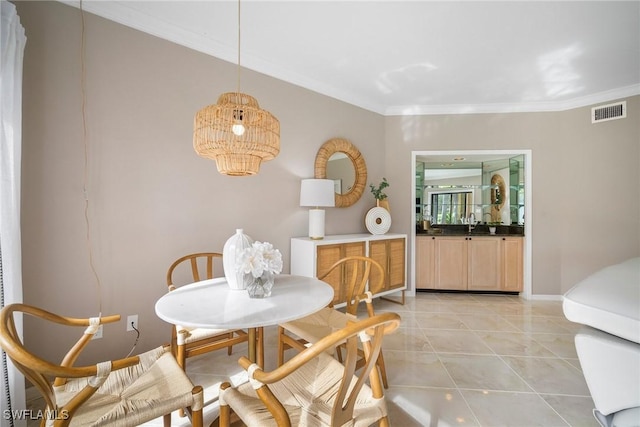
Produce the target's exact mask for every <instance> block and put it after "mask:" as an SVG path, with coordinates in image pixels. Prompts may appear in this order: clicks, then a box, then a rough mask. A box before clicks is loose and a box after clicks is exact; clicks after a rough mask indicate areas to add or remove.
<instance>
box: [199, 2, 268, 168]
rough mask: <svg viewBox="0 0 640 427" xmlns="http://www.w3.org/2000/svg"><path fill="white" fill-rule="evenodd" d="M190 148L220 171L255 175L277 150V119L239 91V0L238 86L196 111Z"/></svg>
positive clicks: (252, 98)
mask: <svg viewBox="0 0 640 427" xmlns="http://www.w3.org/2000/svg"><path fill="white" fill-rule="evenodd" d="M193 148H194V149H195V151H196V153H198V155H199V156H201V157H205V158H207V159H213V160H215V161H216V165H217V167H218V172H220V173H221V174H223V175H231V176H245V175H256V174H257V173H258V172H259V171H260V164H261V163H262V162H263V161H267V160H272V159H274V158H275V157H276V156H277V155H278V153H280V122H279V121H278V119H277V118H275V116H273V115H272V114H271V113H270V112H268V111H266V110H262V109H261V108H260V105H258V101H257V100H256V99H255V98H254V97H252V96H249V95H247V94H245V93H241V92H240V0H238V90H237V91H236V92H228V93H223V94H222V95H220V97H219V98H218V103H217V104H215V105H209V106H207V107H204V108H203V109H202V110H200V111H198V113H197V114H196V117H195V121H194V131H193Z"/></svg>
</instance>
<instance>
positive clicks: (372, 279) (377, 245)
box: [369, 240, 389, 294]
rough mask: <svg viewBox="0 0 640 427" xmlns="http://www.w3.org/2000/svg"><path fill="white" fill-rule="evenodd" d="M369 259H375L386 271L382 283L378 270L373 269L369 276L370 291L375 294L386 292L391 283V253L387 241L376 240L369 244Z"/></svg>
mask: <svg viewBox="0 0 640 427" xmlns="http://www.w3.org/2000/svg"><path fill="white" fill-rule="evenodd" d="M369 258H373V260H374V261H377V262H378V263H379V264H380V265H381V266H382V270H383V271H384V272H383V274H384V278H383V281H382V283H381V282H380V273H379V272H378V270H377V269H371V273H370V274H369V291H371V292H372V293H374V294H377V293H379V292H382V291H385V290H386V289H387V288H388V283H389V272H388V268H389V262H388V258H389V253H388V247H387V241H386V240H374V241H371V242H369Z"/></svg>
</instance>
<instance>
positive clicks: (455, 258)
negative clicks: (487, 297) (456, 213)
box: [435, 237, 468, 290]
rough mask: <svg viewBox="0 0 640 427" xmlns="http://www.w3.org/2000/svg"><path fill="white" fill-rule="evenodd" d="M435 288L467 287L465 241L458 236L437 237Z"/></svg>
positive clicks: (453, 288) (461, 288)
mask: <svg viewBox="0 0 640 427" xmlns="http://www.w3.org/2000/svg"><path fill="white" fill-rule="evenodd" d="M435 242H436V245H435V250H436V269H435V288H436V289H452V290H466V289H467V267H468V262H467V241H466V240H465V239H462V238H460V237H437V238H436V240H435Z"/></svg>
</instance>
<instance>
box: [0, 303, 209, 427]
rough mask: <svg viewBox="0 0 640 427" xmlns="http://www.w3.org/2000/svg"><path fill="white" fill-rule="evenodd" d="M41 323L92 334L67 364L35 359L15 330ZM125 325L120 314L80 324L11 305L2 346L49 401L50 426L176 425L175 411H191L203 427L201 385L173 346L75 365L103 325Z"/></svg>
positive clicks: (0, 314) (1, 327)
mask: <svg viewBox="0 0 640 427" xmlns="http://www.w3.org/2000/svg"><path fill="white" fill-rule="evenodd" d="M22 315H29V316H33V317H34V318H37V319H38V320H39V323H42V325H40V326H41V327H46V325H44V323H46V322H52V323H56V324H59V325H63V326H70V327H79V326H84V327H85V328H86V329H85V330H84V333H83V334H82V336H81V337H80V338H79V339H78V341H77V342H76V344H75V345H74V346H73V347H72V348H71V349H70V350H69V351H68V352H67V354H66V355H65V357H64V358H63V360H62V362H60V363H57V362H51V361H49V360H45V359H44V358H42V357H40V356H38V355H35V354H33V352H31V351H29V349H27V348H26V347H25V345H24V344H23V341H22V340H21V338H20V336H19V334H18V333H17V331H16V327H15V318H16V317H17V316H22ZM118 320H120V316H119V315H114V316H106V317H101V318H97V317H96V318H91V319H78V318H71V317H64V316H59V315H57V314H54V313H51V312H48V311H45V310H43V309H40V308H37V307H33V306H30V305H25V304H10V305H8V306H6V307H4V308H3V309H2V311H0V347H2V349H3V350H4V351H5V352H6V354H7V355H8V356H9V358H10V359H11V360H12V361H13V364H14V365H15V366H16V367H17V368H18V369H19V370H20V371H21V372H22V373H23V374H24V375H25V377H26V378H27V379H28V380H29V381H30V382H31V383H32V384H33V385H34V386H35V388H36V389H37V390H38V391H39V392H40V394H41V395H42V397H43V398H44V402H45V404H46V408H44V409H43V411H42V414H43V415H44V417H43V419H42V421H41V423H40V425H41V426H42V427H44V426H48V427H49V426H56V427H66V426H92V427H99V426H119V427H126V426H137V425H140V424H142V423H145V422H148V421H151V420H154V419H156V418H159V417H163V419H164V425H165V427H169V426H170V425H171V412H172V411H175V410H178V409H181V408H187V413H188V415H189V417H190V418H191V423H192V425H193V426H195V427H201V426H202V422H203V421H202V408H203V405H204V402H203V400H204V397H203V390H202V387H201V386H194V385H193V384H192V383H191V381H190V380H189V378H188V377H187V375H186V374H185V373H184V371H183V370H182V368H181V367H180V366H179V365H178V363H177V362H176V360H175V358H174V357H173V355H172V354H171V352H170V351H169V347H158V348H156V349H154V350H151V351H148V352H146V353H143V354H141V355H138V356H133V357H127V358H124V359H118V360H109V361H105V362H101V363H98V364H96V365H91V366H74V364H75V362H76V360H77V358H78V356H79V355H80V353H81V352H82V350H83V349H84V348H85V347H86V345H87V344H88V343H89V342H90V340H91V338H92V337H93V335H94V334H95V332H96V331H97V330H98V327H99V325H102V324H105V323H112V322H115V321H118Z"/></svg>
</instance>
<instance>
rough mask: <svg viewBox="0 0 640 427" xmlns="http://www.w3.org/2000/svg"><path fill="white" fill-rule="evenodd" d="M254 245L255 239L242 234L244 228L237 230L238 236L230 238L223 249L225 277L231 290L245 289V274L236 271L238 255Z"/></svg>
mask: <svg viewBox="0 0 640 427" xmlns="http://www.w3.org/2000/svg"><path fill="white" fill-rule="evenodd" d="M252 244H253V239H252V238H251V237H249V236H247V235H246V234H244V233H243V232H242V228H238V229H237V230H236V234H234V235H233V236H231V237H229V239H227V241H226V242H225V244H224V247H223V249H222V267H223V268H224V277H225V278H226V279H227V284H228V285H229V287H230V288H231V289H238V290H239V289H245V287H246V285H245V283H244V273H242V272H241V271H236V264H237V262H238V255H239V254H240V253H242V251H243V250H245V249H246V248H248V247H251V245H252Z"/></svg>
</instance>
